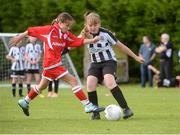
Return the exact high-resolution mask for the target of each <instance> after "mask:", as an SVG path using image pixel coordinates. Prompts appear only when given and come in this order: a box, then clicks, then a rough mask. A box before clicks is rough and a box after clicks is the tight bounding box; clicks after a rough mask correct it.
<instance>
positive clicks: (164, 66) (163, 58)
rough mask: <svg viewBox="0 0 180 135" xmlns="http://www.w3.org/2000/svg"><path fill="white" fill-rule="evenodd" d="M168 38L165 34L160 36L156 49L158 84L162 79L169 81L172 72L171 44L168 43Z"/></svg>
mask: <svg viewBox="0 0 180 135" xmlns="http://www.w3.org/2000/svg"><path fill="white" fill-rule="evenodd" d="M169 40H170V37H169V35H168V34H167V33H163V34H162V35H161V42H160V45H159V47H157V48H156V53H158V54H159V55H160V83H161V84H162V83H163V80H164V79H168V80H171V78H172V70H173V44H172V43H171V42H169Z"/></svg>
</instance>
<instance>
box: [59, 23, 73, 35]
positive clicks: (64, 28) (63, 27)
mask: <svg viewBox="0 0 180 135" xmlns="http://www.w3.org/2000/svg"><path fill="white" fill-rule="evenodd" d="M72 24H73V22H72V21H66V22H63V23H62V22H59V27H60V28H61V31H62V32H63V33H66V32H67V31H68V30H70V29H71V26H72Z"/></svg>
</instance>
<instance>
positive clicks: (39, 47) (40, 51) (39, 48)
mask: <svg viewBox="0 0 180 135" xmlns="http://www.w3.org/2000/svg"><path fill="white" fill-rule="evenodd" d="M37 47H38V53H39V54H41V53H42V49H41V45H40V44H37Z"/></svg>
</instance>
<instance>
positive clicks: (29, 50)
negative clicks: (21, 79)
mask: <svg viewBox="0 0 180 135" xmlns="http://www.w3.org/2000/svg"><path fill="white" fill-rule="evenodd" d="M25 53H26V56H27V57H28V58H29V59H30V60H31V61H36V60H37V58H38V57H39V56H40V55H41V53H42V50H41V45H40V44H32V43H29V44H27V45H26V51H25ZM25 63H26V64H25V68H26V69H27V70H29V69H39V63H37V64H31V63H29V62H28V61H27V60H26V62H25Z"/></svg>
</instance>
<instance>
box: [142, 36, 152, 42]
mask: <svg viewBox="0 0 180 135" xmlns="http://www.w3.org/2000/svg"><path fill="white" fill-rule="evenodd" d="M144 37H146V38H147V39H148V40H149V42H152V38H151V37H150V36H148V35H145V36H144Z"/></svg>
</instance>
